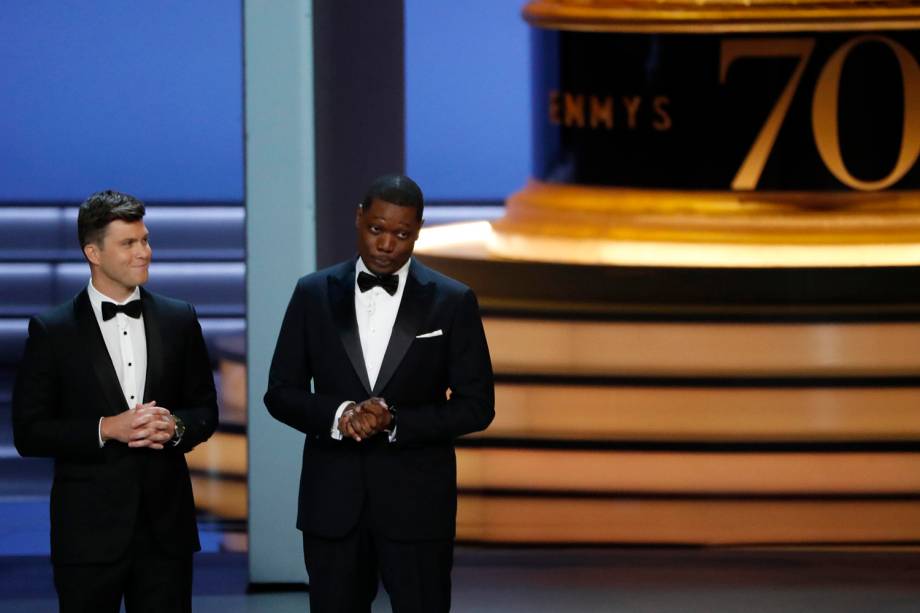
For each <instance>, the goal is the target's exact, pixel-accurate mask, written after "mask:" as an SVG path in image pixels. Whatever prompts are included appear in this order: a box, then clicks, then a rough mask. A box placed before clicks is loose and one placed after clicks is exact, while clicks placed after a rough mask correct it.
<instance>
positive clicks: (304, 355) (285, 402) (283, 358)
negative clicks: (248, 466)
mask: <svg viewBox="0 0 920 613" xmlns="http://www.w3.org/2000/svg"><path fill="white" fill-rule="evenodd" d="M308 291H309V289H308V288H307V287H305V286H304V284H303V283H302V282H301V283H298V285H297V287H296V288H295V289H294V294H293V295H292V296H291V301H290V302H289V303H288V307H287V311H285V313H284V321H283V322H282V323H281V331H280V332H279V333H278V342H277V343H276V344H275V353H274V355H273V356H272V364H271V368H270V369H269V372H268V391H266V392H265V398H264V401H265V407H266V408H267V409H268V412H269V413H271V415H272V417H274V418H275V419H277V420H278V421H280V422H282V423H284V424H287V425H288V426H290V427H292V428H295V429H297V430H300V431H301V432H303V433H305V434H311V435H315V436H321V437H322V436H325V437H327V438H330V439H331V429H332V422H333V420H334V419H335V412H336V409H337V408H338V407H339V405H340V404H341V403H342V402H343V401H344V400H347V399H346V398H338V397H332V396H329V395H328V394H316V393H314V392H313V391H312V390H311V389H310V382H311V380H312V379H313V367H312V364H311V356H310V351H309V344H308V338H309V337H308V334H309V326H308V325H307V318H308V313H307V298H308V296H307V293H308Z"/></svg>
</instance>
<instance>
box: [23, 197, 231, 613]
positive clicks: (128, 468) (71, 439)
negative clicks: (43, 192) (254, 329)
mask: <svg viewBox="0 0 920 613" xmlns="http://www.w3.org/2000/svg"><path fill="white" fill-rule="evenodd" d="M144 213H145V209H144V205H143V203H142V202H140V201H139V200H137V199H136V198H134V197H133V196H129V195H127V194H122V193H119V192H114V191H105V192H99V193H96V194H93V195H92V196H90V197H89V198H88V199H87V200H86V201H85V202H84V203H83V204H82V205H81V206H80V212H79V216H78V221H77V233H78V236H79V239H80V246H81V247H82V249H83V254H84V256H85V257H86V260H87V262H88V263H89V268H90V282H89V284H88V285H87V287H86V289H84V290H83V291H81V292H80V293H79V294H77V296H76V297H75V298H73V300H71V301H68V302H66V303H64V304H62V305H60V306H58V307H57V308H54V309H52V310H51V311H49V312H47V313H45V314H43V315H40V316H36V317H33V318H32V319H31V321H30V322H29V338H28V342H27V343H26V351H25V357H24V358H23V362H22V365H21V368H20V370H19V374H18V377H17V379H16V384H15V388H14V390H13V435H14V439H15V443H16V448H17V449H18V450H19V453H20V454H21V455H23V456H44V457H52V458H54V483H53V485H52V489H51V561H52V564H53V568H54V583H55V587H56V589H57V592H58V599H59V602H60V609H61V611H62V612H65V613H69V612H87V613H100V612H112V613H116V612H117V611H118V610H119V607H120V602H121V600H122V597H123V598H124V600H125V606H126V608H127V610H128V611H129V612H131V613H134V612H136V611H143V612H173V611H190V610H191V587H192V552H194V551H197V550H198V549H200V545H199V542H198V528H197V525H196V523H195V507H194V501H193V500H192V486H191V481H190V479H189V472H188V467H187V465H186V463H185V455H184V454H185V452H186V451H189V450H190V449H192V448H193V447H194V446H195V445H197V444H198V443H201V442H202V441H204V440H206V439H207V438H208V437H209V436H210V435H211V433H212V432H214V429H215V427H216V426H217V402H216V393H215V390H214V380H213V377H212V374H211V366H210V362H209V360H208V354H207V349H206V348H205V344H204V339H203V338H202V334H201V327H200V326H199V324H198V319H197V317H196V315H195V310H194V309H193V308H192V306H191V305H189V304H187V303H184V302H179V301H177V300H172V299H170V298H165V297H163V296H158V295H156V294H153V293H151V292H148V291H146V290H144V289H143V288H142V287H141V285H142V284H144V283H145V282H146V281H147V276H148V267H149V265H150V256H151V250H150V245H149V243H148V232H147V228H146V226H145V225H144V221H143V217H144Z"/></svg>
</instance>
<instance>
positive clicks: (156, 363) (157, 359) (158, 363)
mask: <svg viewBox="0 0 920 613" xmlns="http://www.w3.org/2000/svg"><path fill="white" fill-rule="evenodd" d="M141 308H142V309H143V310H142V312H143V315H144V334H145V335H146V337H147V379H146V380H145V382H144V402H150V400H156V399H157V398H158V397H159V396H158V395H157V392H158V390H159V389H160V378H161V377H162V376H163V337H162V335H161V334H160V314H159V311H158V310H157V305H156V300H155V299H154V298H153V297H151V296H150V293H149V292H147V291H146V290H145V289H144V288H141Z"/></svg>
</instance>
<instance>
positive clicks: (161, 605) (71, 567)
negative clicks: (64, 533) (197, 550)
mask: <svg viewBox="0 0 920 613" xmlns="http://www.w3.org/2000/svg"><path fill="white" fill-rule="evenodd" d="M139 524H140V525H143V523H142V522H139ZM54 587H55V588H56V589H57V593H58V603H59V605H60V612H61V613H118V612H119V610H120V608H121V600H122V598H124V601H125V610H126V611H127V612H128V613H190V612H191V610H192V554H191V553H187V554H183V555H179V556H175V555H169V554H167V553H166V552H164V551H163V550H162V549H161V548H160V547H159V546H158V545H157V542H156V539H155V538H154V537H153V536H152V535H151V534H150V533H149V532H148V531H146V530H139V531H138V533H137V534H136V535H135V538H134V542H133V543H132V545H131V547H129V549H128V551H127V552H126V554H125V556H124V557H123V558H122V559H120V560H117V561H115V562H112V563H108V564H55V565H54Z"/></svg>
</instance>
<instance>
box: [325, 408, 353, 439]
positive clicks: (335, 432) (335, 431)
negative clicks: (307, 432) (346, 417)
mask: <svg viewBox="0 0 920 613" xmlns="http://www.w3.org/2000/svg"><path fill="white" fill-rule="evenodd" d="M353 402H354V401H353V400H346V401H345V402H343V403H342V404H340V405H339V408H338V409H336V410H335V417H333V418H332V429H331V430H330V432H329V434H330V436H332V438H333V439H335V440H337V441H340V440H342V433H341V432H340V431H339V419H341V417H342V413H344V412H345V409H346V408H348V405H350V404H352V403H353Z"/></svg>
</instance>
